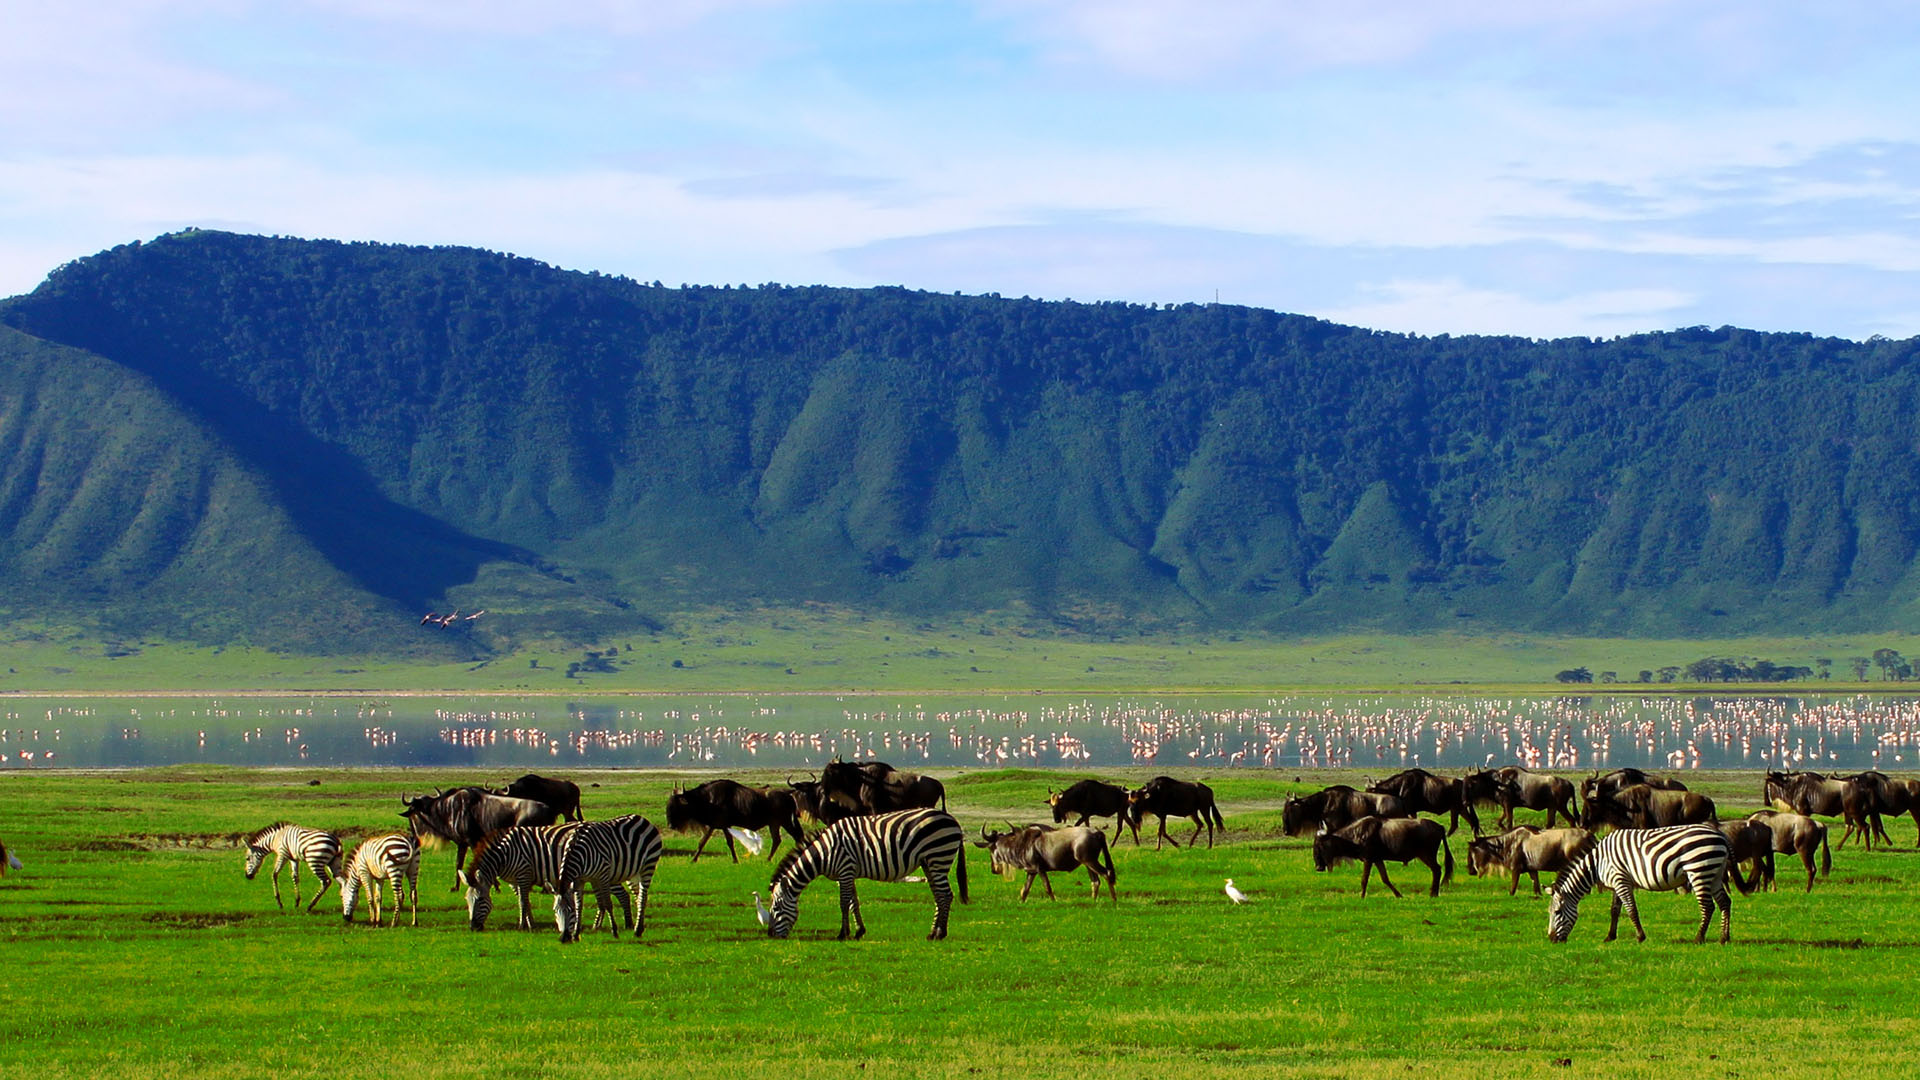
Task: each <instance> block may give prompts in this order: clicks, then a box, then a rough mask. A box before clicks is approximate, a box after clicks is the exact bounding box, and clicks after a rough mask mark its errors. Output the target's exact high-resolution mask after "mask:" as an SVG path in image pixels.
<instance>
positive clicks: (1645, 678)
mask: <svg viewBox="0 0 1920 1080" xmlns="http://www.w3.org/2000/svg"><path fill="white" fill-rule="evenodd" d="M1640 681H1641V682H1643V683H1650V682H1652V681H1653V672H1652V671H1650V670H1648V669H1647V668H1641V669H1640Z"/></svg>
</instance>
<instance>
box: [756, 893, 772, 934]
mask: <svg viewBox="0 0 1920 1080" xmlns="http://www.w3.org/2000/svg"><path fill="white" fill-rule="evenodd" d="M753 917H754V918H756V919H759V920H760V925H761V926H767V925H769V924H770V923H772V922H773V912H771V911H768V910H767V905H765V904H763V903H761V902H760V894H759V893H757V892H756V893H754V894H753Z"/></svg>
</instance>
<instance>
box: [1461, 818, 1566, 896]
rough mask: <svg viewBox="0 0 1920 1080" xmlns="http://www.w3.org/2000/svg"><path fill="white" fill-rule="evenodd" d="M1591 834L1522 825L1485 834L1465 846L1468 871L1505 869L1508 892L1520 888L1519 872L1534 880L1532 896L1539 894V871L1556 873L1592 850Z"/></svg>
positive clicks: (1481, 871) (1473, 872)
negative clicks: (1495, 833)
mask: <svg viewBox="0 0 1920 1080" xmlns="http://www.w3.org/2000/svg"><path fill="white" fill-rule="evenodd" d="M1593 844H1594V840H1593V834H1592V833H1590V832H1588V831H1587V830H1585V829H1541V828H1539V827H1537V826H1533V825H1521V826H1518V827H1516V828H1513V829H1510V830H1508V831H1507V832H1504V833H1502V834H1500V835H1499V836H1487V837H1482V838H1480V839H1478V840H1475V841H1473V842H1472V843H1470V844H1468V845H1467V871H1468V872H1469V873H1471V874H1473V875H1475V876H1476V877H1478V876H1481V875H1483V874H1486V873H1488V872H1489V871H1491V870H1492V869H1494V868H1498V869H1501V870H1505V871H1506V872H1507V874H1508V876H1509V877H1510V878H1512V881H1511V883H1510V884H1509V885H1508V886H1507V895H1508V896H1512V895H1513V894H1514V893H1516V892H1518V891H1519V889H1520V875H1521V874H1526V875H1528V876H1529V877H1531V878H1532V879H1533V895H1535V896H1539V895H1540V872H1541V871H1542V870H1546V871H1549V872H1551V873H1555V874H1557V873H1559V872H1561V871H1563V870H1565V869H1566V868H1567V867H1569V866H1572V865H1573V864H1574V862H1575V861H1576V860H1577V859H1579V858H1580V856H1582V855H1585V854H1586V853H1587V852H1588V851H1591V850H1592V849H1593Z"/></svg>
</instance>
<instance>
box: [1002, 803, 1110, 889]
mask: <svg viewBox="0 0 1920 1080" xmlns="http://www.w3.org/2000/svg"><path fill="white" fill-rule="evenodd" d="M1007 828H1008V829H1010V830H1012V831H1010V832H1003V833H990V832H988V831H987V829H986V826H984V825H983V826H981V827H980V836H981V839H979V840H976V841H974V845H975V846H976V847H983V848H986V849H987V855H988V857H989V860H990V864H991V865H992V867H993V872H994V873H996V874H998V873H1002V872H1004V871H1007V870H1025V871H1026V872H1027V880H1026V883H1025V884H1023V885H1021V886H1020V899H1022V900H1025V899H1026V898H1027V894H1028V893H1029V892H1031V891H1033V879H1034V877H1035V876H1036V875H1037V876H1038V877H1039V878H1040V884H1042V885H1044V886H1046V889H1047V899H1049V900H1051V899H1053V882H1052V881H1050V880H1048V878H1047V875H1048V874H1049V873H1054V872H1058V871H1062V870H1068V871H1070V870H1073V869H1074V868H1075V867H1080V866H1084V867H1086V868H1087V876H1088V877H1089V878H1092V879H1093V898H1094V899H1096V900H1098V899H1099V898H1100V883H1101V882H1102V881H1105V882H1106V883H1107V895H1108V897H1110V898H1112V899H1113V900H1116V901H1117V900H1119V899H1120V893H1119V890H1118V885H1117V883H1118V881H1119V878H1120V875H1119V874H1118V873H1117V872H1116V871H1115V870H1114V868H1113V853H1112V852H1111V851H1109V850H1108V849H1107V834H1106V833H1104V832H1102V831H1100V830H1099V829H1095V828H1093V827H1091V826H1087V825H1069V826H1067V827H1066V828H1064V829H1056V828H1053V827H1051V826H1048V825H1028V826H1025V827H1023V828H1016V827H1015V826H1014V825H1013V823H1012V822H1008V823H1007ZM1102 863H1104V864H1105V865H1102Z"/></svg>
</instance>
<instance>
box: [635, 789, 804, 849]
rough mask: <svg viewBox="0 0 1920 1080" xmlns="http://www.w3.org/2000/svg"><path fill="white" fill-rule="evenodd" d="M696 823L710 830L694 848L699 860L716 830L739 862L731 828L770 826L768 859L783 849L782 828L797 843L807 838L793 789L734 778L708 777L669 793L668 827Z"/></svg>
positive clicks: (681, 829) (687, 826) (688, 827)
mask: <svg viewBox="0 0 1920 1080" xmlns="http://www.w3.org/2000/svg"><path fill="white" fill-rule="evenodd" d="M696 827H701V828H705V829H706V830H707V831H706V832H704V833H702V834H701V835H700V843H699V844H698V845H696V846H695V847H694V849H693V861H694V862H699V861H700V853H701V852H702V851H705V850H706V847H707V841H708V840H711V839H713V834H714V833H715V832H718V833H719V834H720V835H721V836H722V837H723V838H725V839H726V841H727V854H729V855H731V856H733V861H734V862H739V861H740V853H739V852H738V851H736V850H735V849H734V846H733V834H732V833H730V832H728V831H727V830H728V829H746V830H748V831H749V832H752V831H757V830H760V829H765V830H767V833H768V834H769V835H770V836H772V837H773V843H772V845H771V846H769V848H768V849H767V858H768V859H769V860H771V859H772V858H773V853H774V852H776V851H779V850H780V834H781V832H782V831H783V830H784V831H785V832H786V834H787V835H788V836H791V837H793V842H794V843H796V844H801V843H805V842H806V838H805V837H804V836H803V835H802V834H801V832H800V809H799V806H798V805H797V804H796V803H795V801H794V797H793V793H792V792H791V791H789V790H787V789H786V788H755V787H748V786H746V785H745V784H742V783H739V782H737V781H734V780H709V781H707V782H706V783H704V784H701V785H700V786H699V787H696V788H690V789H687V790H685V791H680V790H676V791H675V792H674V793H673V794H671V795H669V796H667V828H669V829H673V830H674V831H676V832H687V831H689V830H691V829H694V828H696Z"/></svg>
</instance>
